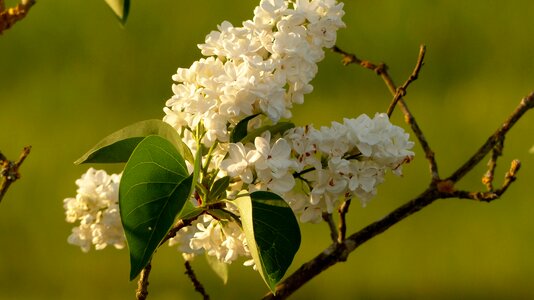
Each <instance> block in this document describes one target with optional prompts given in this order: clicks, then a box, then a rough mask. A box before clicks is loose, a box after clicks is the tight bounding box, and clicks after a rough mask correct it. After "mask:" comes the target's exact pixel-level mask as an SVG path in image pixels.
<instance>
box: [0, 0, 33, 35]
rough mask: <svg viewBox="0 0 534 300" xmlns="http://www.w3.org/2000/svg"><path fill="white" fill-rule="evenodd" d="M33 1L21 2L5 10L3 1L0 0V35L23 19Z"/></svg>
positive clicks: (24, 0)
mask: <svg viewBox="0 0 534 300" xmlns="http://www.w3.org/2000/svg"><path fill="white" fill-rule="evenodd" d="M34 4H35V0H21V3H19V4H17V6H15V7H10V8H7V9H6V8H5V4H4V0H0V34H2V32H4V30H7V29H9V28H11V26H13V24H15V23H16V22H18V21H20V20H22V19H24V17H25V16H26V14H28V11H29V10H30V8H31V7H32V6H33V5H34Z"/></svg>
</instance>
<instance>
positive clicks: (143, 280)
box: [135, 263, 152, 300]
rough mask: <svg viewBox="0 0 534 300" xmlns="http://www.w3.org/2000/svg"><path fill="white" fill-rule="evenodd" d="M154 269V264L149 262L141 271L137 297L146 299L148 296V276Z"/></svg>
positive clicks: (142, 299)
mask: <svg viewBox="0 0 534 300" xmlns="http://www.w3.org/2000/svg"><path fill="white" fill-rule="evenodd" d="M151 270H152V264H151V263H148V265H146V267H144V268H143V270H142V271H141V275H140V276H139V281H138V282H137V290H136V291H135V297H136V299H137V300H145V299H146V297H147V296H148V284H149V283H148V276H150V271H151Z"/></svg>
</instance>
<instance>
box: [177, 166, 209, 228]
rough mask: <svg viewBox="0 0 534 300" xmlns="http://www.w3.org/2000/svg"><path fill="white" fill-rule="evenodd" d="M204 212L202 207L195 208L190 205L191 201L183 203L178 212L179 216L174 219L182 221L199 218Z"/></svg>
mask: <svg viewBox="0 0 534 300" xmlns="http://www.w3.org/2000/svg"><path fill="white" fill-rule="evenodd" d="M190 177H191V176H190ZM187 199H189V197H187ZM204 211H205V209H204V208H203V207H197V206H195V205H194V204H193V203H191V201H189V200H188V201H185V204H184V207H183V208H182V210H181V211H180V214H178V217H176V218H177V219H182V220H185V219H193V218H196V217H198V216H200V215H201V214H202V213H203V212H204Z"/></svg>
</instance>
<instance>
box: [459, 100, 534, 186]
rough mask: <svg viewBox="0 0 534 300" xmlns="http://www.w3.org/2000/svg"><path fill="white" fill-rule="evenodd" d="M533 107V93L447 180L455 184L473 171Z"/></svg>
mask: <svg viewBox="0 0 534 300" xmlns="http://www.w3.org/2000/svg"><path fill="white" fill-rule="evenodd" d="M533 107H534V92H533V93H531V94H530V95H528V96H527V97H525V98H523V99H522V100H521V103H520V104H519V106H517V108H516V109H515V111H514V113H513V114H512V115H510V117H508V119H507V120H506V121H505V122H504V123H503V124H502V125H501V126H500V127H499V129H497V131H496V132H495V134H493V135H492V136H490V137H489V138H488V140H487V141H486V142H485V143H484V145H482V146H481V147H480V148H479V149H478V150H477V151H476V152H475V154H473V156H471V158H470V159H469V160H468V161H466V162H465V163H464V165H463V166H461V167H460V168H458V170H456V172H454V174H452V175H451V176H450V177H449V179H450V180H452V181H454V182H456V181H458V180H460V179H461V178H462V177H464V176H465V174H467V173H468V172H469V171H471V169H473V168H474V167H475V166H476V165H477V164H478V163H479V162H480V161H481V160H482V159H483V158H484V157H485V156H486V155H487V154H488V153H489V152H490V151H491V150H492V149H493V148H495V145H497V144H498V143H499V142H500V141H502V140H504V136H505V135H506V133H507V132H508V131H509V130H510V129H511V128H512V126H513V125H514V124H515V123H516V122H517V121H518V120H519V119H520V118H521V117H522V116H523V114H524V113H526V112H527V111H528V110H529V109H531V108H533Z"/></svg>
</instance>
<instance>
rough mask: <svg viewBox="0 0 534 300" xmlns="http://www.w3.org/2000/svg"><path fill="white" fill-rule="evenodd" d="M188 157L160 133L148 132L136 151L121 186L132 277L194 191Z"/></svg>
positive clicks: (121, 210) (125, 170) (144, 262)
mask: <svg viewBox="0 0 534 300" xmlns="http://www.w3.org/2000/svg"><path fill="white" fill-rule="evenodd" d="M191 183H192V176H188V173H187V168H186V165H185V161H184V159H183V158H182V156H181V155H180V153H178V151H177V150H176V148H175V147H174V146H173V145H172V144H171V143H170V142H169V141H167V140H166V139H164V138H162V137H160V136H148V137H146V138H145V139H143V140H142V141H141V142H140V143H139V144H138V145H137V147H136V148H135V150H134V151H133V153H132V155H131V157H130V159H129V160H128V163H127V164H126V167H125V168H124V173H123V175H122V178H121V182H120V186H119V207H120V215H121V220H122V225H123V227H124V232H125V234H126V240H127V242H128V248H129V250H130V264H131V269H130V280H132V279H134V278H135V277H136V276H137V275H138V274H139V272H141V270H142V269H143V268H144V267H145V266H146V265H147V264H148V263H149V262H150V259H151V257H152V254H153V253H154V251H155V250H156V248H157V247H158V245H159V244H160V242H161V241H162V240H163V238H164V237H165V235H166V234H167V232H168V231H169V229H170V228H171V227H172V225H173V223H174V220H175V217H176V215H177V214H178V213H179V212H180V211H181V210H182V208H183V207H184V204H185V203H186V200H187V199H188V197H189V195H190V191H191Z"/></svg>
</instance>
